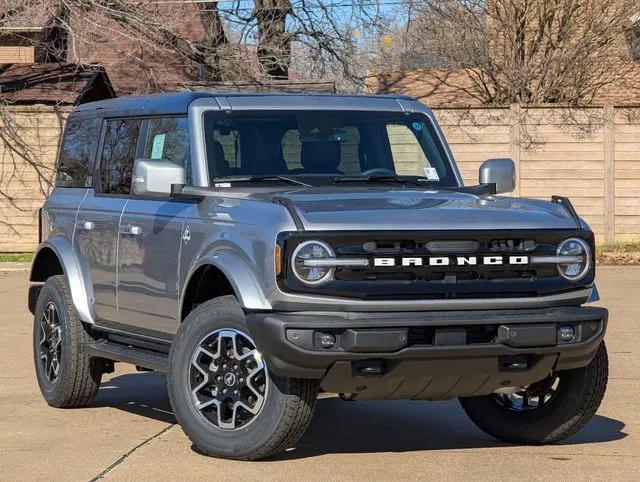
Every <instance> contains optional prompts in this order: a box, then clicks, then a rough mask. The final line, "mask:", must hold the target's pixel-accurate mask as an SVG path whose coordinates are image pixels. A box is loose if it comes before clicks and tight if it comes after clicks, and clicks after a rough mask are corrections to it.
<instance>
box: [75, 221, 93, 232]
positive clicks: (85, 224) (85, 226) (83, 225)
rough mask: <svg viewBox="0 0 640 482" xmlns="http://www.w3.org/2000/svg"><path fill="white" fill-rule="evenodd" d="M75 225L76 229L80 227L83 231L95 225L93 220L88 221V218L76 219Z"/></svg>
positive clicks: (89, 229)
mask: <svg viewBox="0 0 640 482" xmlns="http://www.w3.org/2000/svg"><path fill="white" fill-rule="evenodd" d="M76 226H77V228H78V229H82V230H83V231H91V230H92V229H93V228H95V227H96V225H95V223H94V222H93V221H89V220H88V219H85V220H84V221H78V222H77V223H76Z"/></svg>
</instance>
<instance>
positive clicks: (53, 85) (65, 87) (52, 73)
mask: <svg viewBox="0 0 640 482" xmlns="http://www.w3.org/2000/svg"><path fill="white" fill-rule="evenodd" d="M114 95H115V94H114V92H113V88H112V87H111V83H110V82H109V78H108V76H107V74H106V73H105V71H104V68H102V67H101V66H98V65H79V64H72V63H64V64H58V63H44V64H0V101H3V102H7V103H11V104H68V105H77V104H80V103H82V102H87V101H91V100H98V99H105V98H109V97H114Z"/></svg>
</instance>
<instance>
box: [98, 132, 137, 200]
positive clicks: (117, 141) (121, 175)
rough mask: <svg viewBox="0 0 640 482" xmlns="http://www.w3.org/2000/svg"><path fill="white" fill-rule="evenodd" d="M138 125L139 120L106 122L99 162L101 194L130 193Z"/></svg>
mask: <svg viewBox="0 0 640 482" xmlns="http://www.w3.org/2000/svg"><path fill="white" fill-rule="evenodd" d="M140 124H141V120H140V119H117V120H111V121H108V122H107V128H106V132H105V136H104V145H103V147H102V158H101V160H100V178H101V184H102V192H103V193H105V194H129V193H130V191H131V173H132V171H133V163H134V161H135V159H136V150H137V147H138V135H139V134H140Z"/></svg>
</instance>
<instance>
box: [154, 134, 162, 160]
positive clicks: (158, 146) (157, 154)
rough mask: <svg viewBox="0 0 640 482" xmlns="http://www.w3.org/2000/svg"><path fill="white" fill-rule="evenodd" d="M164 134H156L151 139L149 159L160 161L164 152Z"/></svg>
mask: <svg viewBox="0 0 640 482" xmlns="http://www.w3.org/2000/svg"><path fill="white" fill-rule="evenodd" d="M165 137H166V134H156V136H155V137H154V138H153V148H152V149H151V159H162V151H164V138H165Z"/></svg>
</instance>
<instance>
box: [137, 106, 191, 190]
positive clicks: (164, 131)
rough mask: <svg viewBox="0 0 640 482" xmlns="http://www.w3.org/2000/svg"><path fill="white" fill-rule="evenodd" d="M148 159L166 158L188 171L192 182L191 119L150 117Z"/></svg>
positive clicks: (147, 146)
mask: <svg viewBox="0 0 640 482" xmlns="http://www.w3.org/2000/svg"><path fill="white" fill-rule="evenodd" d="M144 157H145V158H146V159H165V160H167V161H171V162H173V163H175V164H178V165H179V166H183V167H184V168H185V169H186V171H187V184H190V183H191V151H190V149H189V121H188V120H187V118H186V117H167V118H161V119H150V120H149V129H148V131H147V142H146V145H145V149H144Z"/></svg>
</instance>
